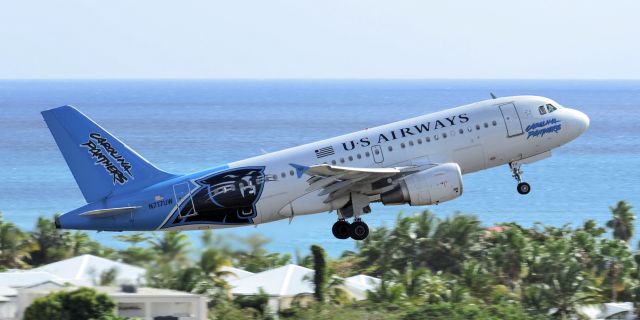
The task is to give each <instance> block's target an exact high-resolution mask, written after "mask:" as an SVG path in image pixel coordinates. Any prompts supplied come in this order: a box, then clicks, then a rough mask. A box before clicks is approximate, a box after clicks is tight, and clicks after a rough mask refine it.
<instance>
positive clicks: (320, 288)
mask: <svg viewBox="0 0 640 320" xmlns="http://www.w3.org/2000/svg"><path fill="white" fill-rule="evenodd" d="M311 254H312V255H313V269H314V273H313V286H314V292H313V296H314V298H315V299H316V301H318V302H324V301H325V289H326V286H327V261H326V254H325V252H324V249H323V248H322V247H321V246H318V245H315V244H314V245H312V246H311Z"/></svg>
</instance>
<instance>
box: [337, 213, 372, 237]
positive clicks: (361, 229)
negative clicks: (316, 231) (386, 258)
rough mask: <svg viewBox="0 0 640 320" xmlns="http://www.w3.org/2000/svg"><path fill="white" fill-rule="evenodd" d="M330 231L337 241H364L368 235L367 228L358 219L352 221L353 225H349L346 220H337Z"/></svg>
mask: <svg viewBox="0 0 640 320" xmlns="http://www.w3.org/2000/svg"><path fill="white" fill-rule="evenodd" d="M331 231H332V232H333V235H334V236H335V237H336V238H338V239H347V238H349V237H351V239H353V240H364V239H365V238H367V236H368V235H369V226H368V225H367V224H366V223H364V222H363V221H362V220H361V219H360V218H356V219H354V220H353V223H349V222H348V221H347V220H346V219H338V221H336V223H334V224H333V228H331Z"/></svg>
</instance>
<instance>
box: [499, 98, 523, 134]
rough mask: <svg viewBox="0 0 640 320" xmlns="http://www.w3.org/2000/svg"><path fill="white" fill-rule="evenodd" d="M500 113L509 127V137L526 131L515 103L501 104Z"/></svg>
mask: <svg viewBox="0 0 640 320" xmlns="http://www.w3.org/2000/svg"><path fill="white" fill-rule="evenodd" d="M499 108H500V113H502V118H503V119H504V123H505V125H506V127H507V137H514V136H517V135H521V134H522V133H524V131H522V122H520V116H519V115H518V110H516V106H515V105H514V104H513V103H507V104H503V105H501V106H499Z"/></svg>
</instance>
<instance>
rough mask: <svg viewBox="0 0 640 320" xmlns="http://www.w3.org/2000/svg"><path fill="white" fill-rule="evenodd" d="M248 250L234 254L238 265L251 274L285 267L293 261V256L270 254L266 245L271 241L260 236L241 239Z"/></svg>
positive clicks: (255, 235)
mask: <svg viewBox="0 0 640 320" xmlns="http://www.w3.org/2000/svg"><path fill="white" fill-rule="evenodd" d="M240 241H241V242H242V243H244V244H245V245H246V246H247V247H248V250H244V249H242V250H238V251H236V252H235V253H233V255H234V257H235V259H236V261H235V262H236V263H235V264H236V265H237V266H238V267H239V268H242V269H244V270H247V271H249V272H261V271H265V270H268V269H273V268H277V267H280V266H284V265H286V264H288V263H289V262H290V261H291V255H289V254H279V253H268V252H267V250H266V249H265V245H266V244H267V243H269V239H267V238H265V237H264V236H261V235H259V234H254V235H251V236H248V237H245V238H240Z"/></svg>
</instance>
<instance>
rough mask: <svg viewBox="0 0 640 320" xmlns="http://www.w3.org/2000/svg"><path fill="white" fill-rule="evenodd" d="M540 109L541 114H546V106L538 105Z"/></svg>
mask: <svg viewBox="0 0 640 320" xmlns="http://www.w3.org/2000/svg"><path fill="white" fill-rule="evenodd" d="M538 111H539V112H540V114H546V113H547V110H546V109H545V108H544V106H539V107H538Z"/></svg>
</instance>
